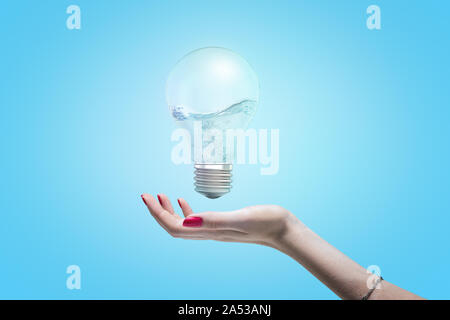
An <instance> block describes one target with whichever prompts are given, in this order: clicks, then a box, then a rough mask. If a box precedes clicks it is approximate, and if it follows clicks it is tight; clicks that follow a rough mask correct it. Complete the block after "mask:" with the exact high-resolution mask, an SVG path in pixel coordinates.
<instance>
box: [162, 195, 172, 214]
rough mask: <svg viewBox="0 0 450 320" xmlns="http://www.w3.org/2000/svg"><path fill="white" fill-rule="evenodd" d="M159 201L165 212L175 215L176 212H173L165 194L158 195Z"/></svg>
mask: <svg viewBox="0 0 450 320" xmlns="http://www.w3.org/2000/svg"><path fill="white" fill-rule="evenodd" d="M158 201H159V203H160V204H161V206H162V207H163V208H164V209H165V210H167V211H169V212H170V213H172V214H175V210H173V207H172V203H171V202H170V200H169V198H168V197H167V196H166V195H165V194H163V193H160V194H158Z"/></svg>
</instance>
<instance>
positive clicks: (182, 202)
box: [178, 198, 194, 217]
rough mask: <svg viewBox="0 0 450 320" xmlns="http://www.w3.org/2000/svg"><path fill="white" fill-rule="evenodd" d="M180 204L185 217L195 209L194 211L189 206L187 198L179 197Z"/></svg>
mask: <svg viewBox="0 0 450 320" xmlns="http://www.w3.org/2000/svg"><path fill="white" fill-rule="evenodd" d="M178 204H179V205H180V208H181V210H182V211H183V214H184V216H185V217H187V216H189V215H191V214H193V213H194V211H192V209H191V207H190V206H189V204H188V203H187V201H186V200H184V199H182V198H179V199H178Z"/></svg>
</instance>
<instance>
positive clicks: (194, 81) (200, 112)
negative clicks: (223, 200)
mask: <svg viewBox="0 0 450 320" xmlns="http://www.w3.org/2000/svg"><path fill="white" fill-rule="evenodd" d="M166 98H167V103H168V105H169V110H170V112H171V114H172V116H173V117H174V118H175V120H177V122H179V124H181V125H183V126H184V127H185V128H187V129H189V130H190V133H191V136H195V132H194V131H195V130H196V129H199V128H198V127H199V126H200V127H201V130H200V131H201V135H202V136H201V139H197V142H201V143H200V144H201V146H198V143H197V145H196V141H195V139H192V143H193V150H194V152H192V154H193V155H194V158H195V159H194V167H195V172H194V173H195V177H194V180H195V183H194V185H195V190H196V191H197V192H199V193H201V194H203V195H204V196H206V197H208V198H211V199H215V198H218V197H220V196H222V195H224V194H226V193H228V192H229V191H230V189H231V170H232V162H233V154H234V153H233V152H231V153H230V152H229V150H227V149H226V142H224V141H225V139H226V136H227V130H228V129H246V128H247V125H248V123H249V122H250V120H251V118H252V117H253V115H254V114H255V112H256V107H257V104H258V99H259V85H258V77H257V76H256V73H255V72H254V71H253V69H252V67H251V66H250V65H249V64H248V62H247V61H246V60H244V59H243V58H242V57H241V56H239V55H238V54H236V53H234V52H233V51H231V50H228V49H224V48H216V47H208V48H202V49H198V50H195V51H192V52H191V53H189V54H187V55H185V56H184V57H183V58H182V59H181V60H180V61H178V63H177V64H176V65H175V67H174V68H173V69H172V71H171V72H170V74H169V77H168V80H167V85H166ZM197 132H198V131H197ZM212 133H221V136H222V138H223V140H222V145H220V144H218V145H219V148H216V149H215V151H214V155H213V156H211V155H208V153H207V152H206V151H208V150H211V148H210V147H211V145H212V144H213V143H216V142H217V141H213V140H214V139H216V138H217V135H214V134H212ZM214 146H216V147H217V144H214ZM196 148H197V149H196ZM198 148H200V149H201V150H200V151H199V150H198ZM196 155H197V156H196Z"/></svg>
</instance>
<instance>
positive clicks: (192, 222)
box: [183, 217, 203, 227]
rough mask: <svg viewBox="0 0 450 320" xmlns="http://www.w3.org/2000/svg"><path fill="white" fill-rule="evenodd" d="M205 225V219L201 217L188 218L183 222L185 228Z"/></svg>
mask: <svg viewBox="0 0 450 320" xmlns="http://www.w3.org/2000/svg"><path fill="white" fill-rule="evenodd" d="M202 224H203V219H202V218H201V217H187V218H186V219H184V221H183V226H185V227H201V226H202Z"/></svg>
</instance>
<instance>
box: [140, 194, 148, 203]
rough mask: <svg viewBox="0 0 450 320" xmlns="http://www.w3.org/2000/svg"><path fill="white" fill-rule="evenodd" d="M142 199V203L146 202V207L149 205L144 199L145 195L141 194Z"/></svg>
mask: <svg viewBox="0 0 450 320" xmlns="http://www.w3.org/2000/svg"><path fill="white" fill-rule="evenodd" d="M141 198H142V201H144V203H145V205H147V202H146V201H145V198H144V195H143V194H141Z"/></svg>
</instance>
